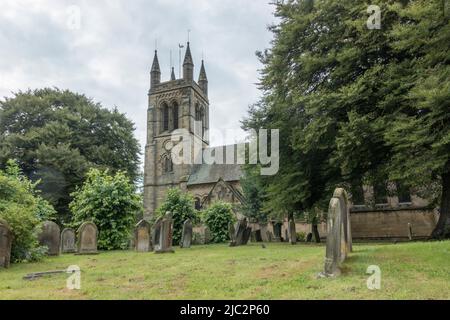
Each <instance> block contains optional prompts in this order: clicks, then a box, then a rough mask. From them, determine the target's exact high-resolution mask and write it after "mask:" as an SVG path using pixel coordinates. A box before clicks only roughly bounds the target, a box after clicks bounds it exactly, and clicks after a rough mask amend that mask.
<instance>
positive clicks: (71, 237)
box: [61, 228, 77, 253]
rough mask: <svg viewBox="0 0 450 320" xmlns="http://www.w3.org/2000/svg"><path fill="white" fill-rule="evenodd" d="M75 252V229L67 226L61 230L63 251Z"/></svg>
mask: <svg viewBox="0 0 450 320" xmlns="http://www.w3.org/2000/svg"><path fill="white" fill-rule="evenodd" d="M75 252H77V248H76V235H75V231H73V229H70V228H66V229H64V230H63V231H62V232H61V253H75Z"/></svg>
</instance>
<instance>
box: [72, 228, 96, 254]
mask: <svg viewBox="0 0 450 320" xmlns="http://www.w3.org/2000/svg"><path fill="white" fill-rule="evenodd" d="M77 233H78V252H77V253H78V254H79V255H83V254H97V253H98V251H97V238H98V229H97V226H96V225H95V224H94V223H92V222H85V223H83V224H82V225H81V227H80V228H79V229H78V232H77Z"/></svg>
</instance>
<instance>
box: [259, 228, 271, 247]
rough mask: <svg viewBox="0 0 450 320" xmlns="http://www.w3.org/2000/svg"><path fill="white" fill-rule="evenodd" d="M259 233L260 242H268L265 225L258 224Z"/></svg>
mask: <svg viewBox="0 0 450 320" xmlns="http://www.w3.org/2000/svg"><path fill="white" fill-rule="evenodd" d="M259 228H260V232H261V240H262V241H263V242H269V237H268V233H267V232H268V230H267V224H263V223H260V224H259Z"/></svg>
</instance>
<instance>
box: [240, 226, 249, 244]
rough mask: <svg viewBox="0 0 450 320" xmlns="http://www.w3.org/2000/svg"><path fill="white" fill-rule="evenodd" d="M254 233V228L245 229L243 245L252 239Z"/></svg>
mask: <svg viewBox="0 0 450 320" xmlns="http://www.w3.org/2000/svg"><path fill="white" fill-rule="evenodd" d="M251 235H252V228H250V227H247V229H245V231H244V236H243V237H242V243H241V245H242V246H246V245H247V244H248V242H249V241H250V237H251Z"/></svg>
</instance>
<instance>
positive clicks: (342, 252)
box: [321, 188, 352, 277]
mask: <svg viewBox="0 0 450 320" xmlns="http://www.w3.org/2000/svg"><path fill="white" fill-rule="evenodd" d="M327 231H328V235H327V249H326V257H325V268H324V269H325V270H324V272H323V273H322V274H321V275H322V276H327V277H333V276H339V275H340V273H341V271H340V266H341V264H342V263H343V262H344V261H345V259H346V258H347V256H348V254H349V253H350V252H351V250H352V238H351V224H350V214H349V209H348V197H347V192H346V191H345V190H344V189H341V188H339V189H336V191H335V192H334V195H333V198H332V199H331V201H330V206H329V209H328V221H327Z"/></svg>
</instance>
